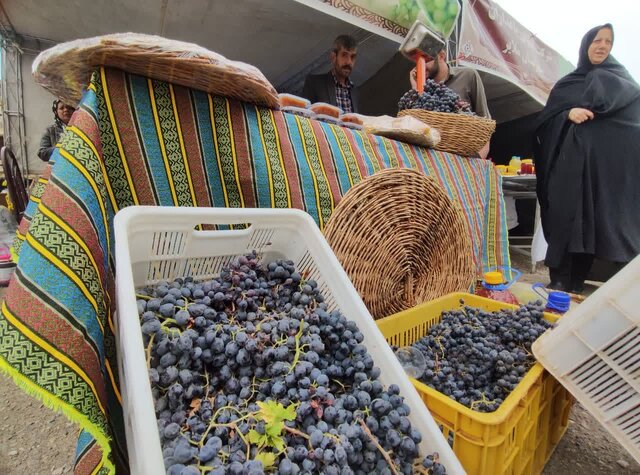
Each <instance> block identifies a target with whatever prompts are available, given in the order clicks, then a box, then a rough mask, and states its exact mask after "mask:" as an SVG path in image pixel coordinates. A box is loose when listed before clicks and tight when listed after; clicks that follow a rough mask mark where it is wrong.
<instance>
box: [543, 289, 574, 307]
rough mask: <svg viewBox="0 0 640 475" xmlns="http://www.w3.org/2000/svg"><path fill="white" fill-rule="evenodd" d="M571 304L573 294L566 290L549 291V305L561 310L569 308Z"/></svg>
mask: <svg viewBox="0 0 640 475" xmlns="http://www.w3.org/2000/svg"><path fill="white" fill-rule="evenodd" d="M570 305H571V296H570V295H569V294H568V293H566V292H560V291H557V290H556V291H553V292H550V293H549V299H548V300H547V307H550V308H555V309H556V310H559V311H561V312H566V311H567V310H569V306H570Z"/></svg>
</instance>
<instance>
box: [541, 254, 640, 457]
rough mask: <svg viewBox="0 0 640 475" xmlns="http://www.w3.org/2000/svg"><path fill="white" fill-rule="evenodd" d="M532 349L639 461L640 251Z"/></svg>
mask: <svg viewBox="0 0 640 475" xmlns="http://www.w3.org/2000/svg"><path fill="white" fill-rule="evenodd" d="M533 354H534V355H535V357H536V358H537V359H538V361H539V362H540V363H541V364H542V366H544V367H545V369H546V370H547V371H549V372H550V373H551V374H552V375H553V376H555V377H556V379H558V381H560V382H561V383H562V384H563V385H564V386H565V387H566V388H567V389H568V390H569V391H570V392H571V393H572V394H573V395H574V396H575V398H576V399H577V400H578V401H580V403H581V404H582V405H583V406H584V407H585V408H586V409H587V410H588V411H589V412H590V413H591V414H592V415H593V416H594V417H595V418H596V419H597V420H598V421H599V422H600V423H601V424H602V425H603V426H604V427H606V428H607V429H608V430H609V432H611V434H613V436H614V437H615V438H616V439H617V440H618V442H620V443H621V444H622V445H623V446H624V447H625V448H626V449H627V450H628V451H629V453H630V454H631V455H632V456H633V457H634V458H635V459H636V460H637V461H638V462H640V256H638V257H636V258H635V259H634V260H633V261H631V263H629V264H628V265H627V266H625V268H624V269H622V270H621V271H620V272H619V273H618V274H616V275H615V276H614V277H613V278H612V279H611V280H610V281H609V282H607V283H605V284H604V285H603V286H602V287H600V288H599V289H598V290H597V291H596V292H594V293H593V295H591V296H590V297H589V298H587V299H586V300H585V301H584V302H583V303H582V304H580V305H579V306H578V307H576V308H575V309H573V310H571V311H569V312H568V313H567V314H566V315H565V316H564V317H563V318H561V319H560V322H559V323H558V326H557V327H556V328H555V329H554V330H553V331H550V332H547V333H545V334H544V335H543V336H542V337H540V338H539V339H538V340H537V341H536V342H535V343H534V344H533Z"/></svg>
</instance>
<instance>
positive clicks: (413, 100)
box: [398, 79, 475, 115]
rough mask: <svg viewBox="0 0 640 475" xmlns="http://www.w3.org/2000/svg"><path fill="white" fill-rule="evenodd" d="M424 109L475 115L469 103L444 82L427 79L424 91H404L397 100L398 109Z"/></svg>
mask: <svg viewBox="0 0 640 475" xmlns="http://www.w3.org/2000/svg"><path fill="white" fill-rule="evenodd" d="M405 109H424V110H428V111H432V112H452V113H457V114H467V115H475V114H473V112H472V111H471V107H470V105H469V103H467V102H464V101H463V100H462V99H460V96H459V95H458V94H456V93H455V92H453V91H452V90H451V89H449V88H448V87H447V86H445V85H444V83H441V82H436V81H434V80H433V79H427V82H426V83H425V85H424V92H423V93H422V94H419V93H418V91H416V90H415V89H411V90H410V91H408V92H406V93H405V94H404V95H403V96H402V97H401V98H400V101H399V102H398V110H405Z"/></svg>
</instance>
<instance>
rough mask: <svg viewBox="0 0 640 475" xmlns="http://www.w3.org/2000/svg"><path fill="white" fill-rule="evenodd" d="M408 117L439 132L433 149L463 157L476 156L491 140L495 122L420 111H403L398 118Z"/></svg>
mask: <svg viewBox="0 0 640 475" xmlns="http://www.w3.org/2000/svg"><path fill="white" fill-rule="evenodd" d="M404 115H409V116H412V117H415V118H416V119H419V120H421V121H422V122H424V123H425V124H428V125H429V126H431V127H433V128H434V129H437V130H438V131H439V132H440V143H438V144H437V145H436V146H435V147H434V148H435V149H436V150H442V151H443V152H449V153H455V154H458V155H462V156H463V157H470V156H473V155H476V154H477V153H478V150H480V149H481V148H482V147H484V145H485V144H486V143H487V142H488V141H489V139H491V135H493V132H494V131H495V130H496V121H495V120H491V119H485V118H484V117H477V116H471V115H465V114H450V113H445V112H431V111H426V110H422V109H405V110H403V111H400V112H399V113H398V116H404Z"/></svg>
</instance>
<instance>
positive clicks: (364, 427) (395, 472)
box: [358, 419, 399, 475]
mask: <svg viewBox="0 0 640 475" xmlns="http://www.w3.org/2000/svg"><path fill="white" fill-rule="evenodd" d="M358 422H359V423H360V425H361V426H362V430H363V431H364V433H365V434H367V436H369V439H371V442H372V443H373V445H375V446H376V447H377V448H378V450H379V451H380V453H381V454H382V456H383V457H384V459H385V460H386V461H387V464H388V465H389V470H391V473H393V475H399V473H398V470H397V469H396V466H395V465H394V463H393V460H391V457H389V454H388V453H387V451H386V450H384V449H383V448H382V446H381V445H380V443H378V440H377V439H376V438H375V437H374V435H373V434H372V433H371V431H370V430H369V428H368V427H367V424H365V423H364V421H363V420H362V419H358Z"/></svg>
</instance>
